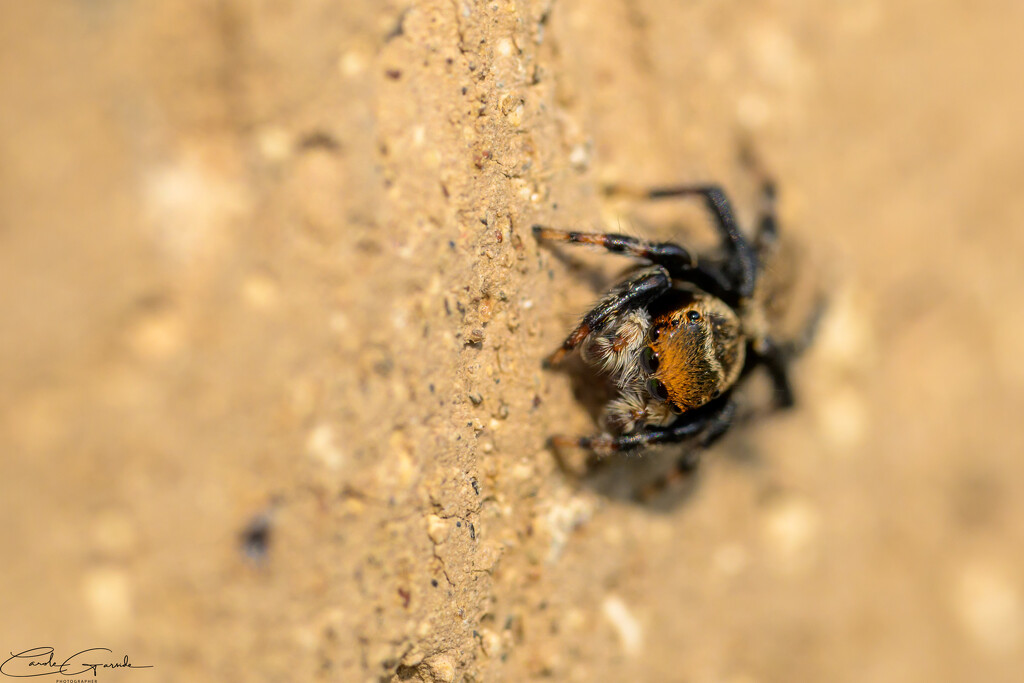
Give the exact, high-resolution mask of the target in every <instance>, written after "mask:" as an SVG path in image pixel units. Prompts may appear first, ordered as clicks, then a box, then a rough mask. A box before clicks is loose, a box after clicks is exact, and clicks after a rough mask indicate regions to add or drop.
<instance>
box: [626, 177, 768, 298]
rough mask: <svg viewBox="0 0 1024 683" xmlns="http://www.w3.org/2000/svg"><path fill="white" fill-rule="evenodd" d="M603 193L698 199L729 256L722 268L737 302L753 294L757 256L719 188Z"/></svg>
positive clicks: (710, 186)
mask: <svg viewBox="0 0 1024 683" xmlns="http://www.w3.org/2000/svg"><path fill="white" fill-rule="evenodd" d="M606 192H607V193H608V194H612V195H615V194H624V195H628V196H637V197H641V198H643V199H670V198H673V197H689V196H694V195H696V196H699V197H701V198H702V199H703V200H704V204H705V205H706V206H707V209H708V211H709V212H710V213H711V215H712V217H713V218H714V219H715V228H716V229H717V230H718V234H719V236H720V237H721V238H722V245H723V247H724V248H725V250H726V252H727V253H728V255H729V258H728V259H727V260H726V262H725V265H726V266H727V269H726V270H727V273H728V276H729V280H730V282H729V284H730V289H734V290H735V291H736V294H737V295H738V296H739V298H740V299H745V298H747V297H749V296H750V295H751V294H753V293H754V285H755V282H756V280H757V255H756V254H755V252H754V249H753V248H752V247H751V246H750V243H749V242H747V238H746V237H744V235H743V233H742V232H741V231H740V228H739V225H738V224H737V222H736V215H735V214H734V213H733V210H732V204H730V203H729V198H728V197H726V195H725V192H724V191H723V190H722V188H721V187H719V186H718V185H669V186H666V187H655V188H652V189H649V190H642V191H638V190H635V189H631V188H626V187H620V186H617V185H613V186H611V187H608V188H606ZM772 227H774V226H772Z"/></svg>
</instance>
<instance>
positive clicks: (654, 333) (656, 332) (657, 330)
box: [651, 326, 661, 341]
mask: <svg viewBox="0 0 1024 683" xmlns="http://www.w3.org/2000/svg"><path fill="white" fill-rule="evenodd" d="M660 336H661V327H660V326H659V327H655V328H652V329H651V341H658V337H660Z"/></svg>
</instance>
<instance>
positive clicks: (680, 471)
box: [637, 400, 736, 500]
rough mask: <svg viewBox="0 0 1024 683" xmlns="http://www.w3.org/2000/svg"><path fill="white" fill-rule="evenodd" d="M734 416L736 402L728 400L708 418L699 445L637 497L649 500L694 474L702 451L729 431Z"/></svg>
mask: <svg viewBox="0 0 1024 683" xmlns="http://www.w3.org/2000/svg"><path fill="white" fill-rule="evenodd" d="M734 417H736V404H735V403H734V402H733V401H731V400H728V401H726V402H725V403H724V404H722V407H721V408H720V409H719V410H718V412H716V413H715V414H714V415H712V416H710V417H709V418H708V419H707V422H706V423H705V425H704V430H703V431H702V432H701V434H700V439H699V440H698V443H697V445H696V446H695V447H694V448H690V449H688V450H687V451H686V452H685V453H684V454H683V455H682V456H681V457H680V458H679V459H678V460H676V462H675V466H674V467H673V468H672V469H671V470H669V471H668V472H666V473H665V474H664V475H662V476H660V477H658V478H657V479H655V480H654V481H653V482H651V483H650V484H649V485H648V486H645V487H644V489H643V490H642V491H640V492H639V494H638V496H637V497H638V498H639V499H640V500H649V499H651V498H653V497H654V496H656V495H658V494H659V493H661V492H662V491H664V490H665V489H667V488H669V487H671V486H672V485H674V484H675V482H677V481H679V480H680V479H685V478H686V477H688V476H690V475H691V474H693V471H694V470H696V469H697V465H699V464H700V454H701V452H702V451H703V450H704V449H706V448H708V447H710V446H711V444H713V443H715V442H716V441H718V440H719V439H720V438H722V436H723V435H724V434H725V433H726V432H727V431H729V427H730V426H731V425H732V421H733V418H734Z"/></svg>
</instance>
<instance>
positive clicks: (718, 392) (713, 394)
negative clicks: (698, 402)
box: [711, 389, 722, 398]
mask: <svg viewBox="0 0 1024 683" xmlns="http://www.w3.org/2000/svg"><path fill="white" fill-rule="evenodd" d="M721 395H722V392H721V390H720V389H715V390H714V391H712V392H711V398H718V397H719V396H721Z"/></svg>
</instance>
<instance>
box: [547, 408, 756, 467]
mask: <svg viewBox="0 0 1024 683" xmlns="http://www.w3.org/2000/svg"><path fill="white" fill-rule="evenodd" d="M735 413H736V405H735V404H734V403H733V402H732V400H731V398H730V397H729V396H722V397H721V398H718V399H716V400H714V401H712V402H711V403H708V404H706V405H704V406H701V407H700V408H697V409H696V410H691V411H689V412H686V413H683V414H682V415H680V416H679V417H678V418H677V419H676V421H675V422H673V423H672V424H670V425H669V426H667V427H651V428H648V429H643V430H641V431H638V432H633V433H631V434H620V435H618V436H613V435H611V434H598V435H597V436H584V437H578V438H570V437H564V436H555V437H552V438H551V444H552V445H553V446H555V447H556V448H582V449H585V450H589V451H592V452H593V453H594V454H596V455H598V456H600V457H606V456H608V455H611V454H613V453H621V452H629V451H638V450H643V449H644V448H646V447H648V446H655V445H658V444H669V443H680V442H682V441H687V440H689V439H692V438H694V437H698V436H699V437H700V438H699V439H698V442H697V445H698V446H699V447H701V448H706V447H707V446H710V445H711V444H712V443H713V442H714V441H716V440H717V439H718V438H719V437H720V436H722V434H724V433H725V432H726V430H727V429H728V428H729V425H730V424H731V423H732V419H733V416H734V415H735Z"/></svg>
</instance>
